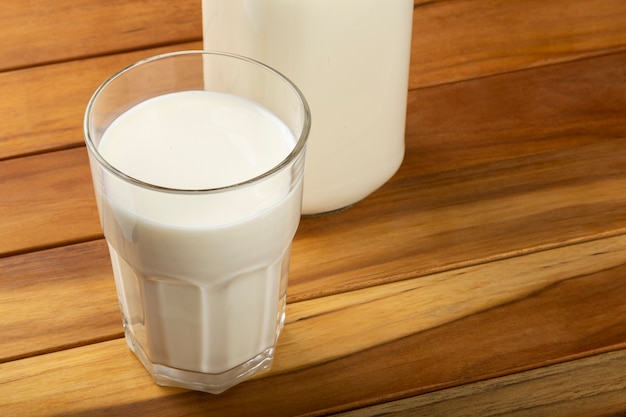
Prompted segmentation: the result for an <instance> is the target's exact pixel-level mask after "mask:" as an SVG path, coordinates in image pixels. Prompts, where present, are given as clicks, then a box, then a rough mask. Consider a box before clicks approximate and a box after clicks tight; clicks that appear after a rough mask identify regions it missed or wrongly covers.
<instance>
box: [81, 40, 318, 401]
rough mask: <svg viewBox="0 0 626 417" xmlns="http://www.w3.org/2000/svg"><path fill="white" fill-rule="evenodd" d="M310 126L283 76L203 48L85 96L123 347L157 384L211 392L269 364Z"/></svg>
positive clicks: (154, 63)
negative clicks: (134, 356)
mask: <svg viewBox="0 0 626 417" xmlns="http://www.w3.org/2000/svg"><path fill="white" fill-rule="evenodd" d="M310 123H311V122H310V112H309V109H308V105H307V103H306V100H305V98H304V97H303V95H302V94H301V92H300V91H299V89H298V88H297V87H296V86H295V85H294V84H293V83H291V82H290V81H289V80H288V79H286V78H285V77H284V76H282V75H281V74H280V73H278V72H276V71H275V70H273V69H272V68H270V67H268V66H266V65H264V64H261V63H259V62H257V61H253V60H250V59H247V58H244V57H241V56H236V55H231V54H226V53H210V52H206V51H185V52H178V53H171V54H165V55H160V56H156V57H153V58H149V59H146V60H143V61H140V62H138V63H136V64H134V65H131V66H130V67H128V68H126V69H123V70H122V71H120V72H118V73H117V74H115V75H113V76H112V77H111V78H109V79H108V80H107V81H105V82H104V83H103V84H102V85H101V86H100V87H99V88H98V89H97V91H96V92H95V94H94V95H93V97H92V98H91V100H90V101H89V104H88V106H87V110H86V114H85V120H84V129H85V132H84V133H85V142H86V145H87V149H88V152H89V160H90V164H91V172H92V177H93V184H94V190H95V196H96V201H97V204H98V210H99V214H100V220H101V222H102V228H103V230H104V235H105V238H106V241H107V244H108V246H109V252H110V255H111V261H112V266H113V274H114V277H115V283H116V288H117V292H118V297H119V301H120V306H121V312H122V316H123V324H124V329H125V336H126V341H127V343H128V346H129V347H130V349H131V350H132V351H133V352H134V353H135V354H136V355H137V357H138V358H139V359H140V360H141V362H142V363H143V365H144V366H145V367H146V368H147V370H148V371H149V373H150V374H151V375H152V377H153V378H154V380H155V381H156V383H158V384H160V385H168V386H177V387H183V388H189V389H193V390H199V391H206V392H211V393H219V392H222V391H224V390H225V389H227V388H229V387H231V386H233V385H235V384H237V383H239V382H241V381H243V380H245V379H247V378H249V377H250V376H252V375H254V374H256V373H258V372H260V371H263V370H266V369H268V368H269V367H270V366H271V363H272V360H273V355H274V347H275V345H276V342H277V339H278V335H279V333H280V331H281V328H282V326H283V323H284V320H285V297H286V289H287V273H288V269H289V254H290V248H291V241H292V239H293V236H294V234H295V232H296V229H297V227H298V223H299V219H300V213H301V201H302V178H303V169H304V155H305V147H306V146H305V145H306V140H307V136H308V133H309V130H310Z"/></svg>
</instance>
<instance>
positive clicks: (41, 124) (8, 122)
mask: <svg viewBox="0 0 626 417" xmlns="http://www.w3.org/2000/svg"><path fill="white" fill-rule="evenodd" d="M46 4H47V3H46ZM50 4H53V3H50ZM1 33H4V32H1ZM201 47H202V42H193V43H185V44H178V45H173V46H168V47H162V48H155V49H148V50H141V51H137V52H131V53H126V54H118V55H111V56H105V57H101V58H94V59H85V60H79V61H73V62H64V63H61V64H55V65H46V66H43V67H35V68H28V69H24V70H20V71H11V72H5V73H0V97H5V99H4V100H1V101H0V120H1V121H2V126H3V128H2V132H1V133H0V160H2V159H6V158H15V157H18V156H22V155H29V154H33V153H40V152H47V151H51V150H56V149H63V148H68V147H76V146H81V145H82V144H83V126H82V123H83V115H84V112H85V107H86V106H87V102H88V101H89V98H90V97H91V95H92V94H93V93H94V92H95V90H96V88H97V87H98V86H99V85H100V84H101V83H102V82H103V81H104V80H106V79H107V78H108V77H110V76H111V75H113V74H114V73H115V72H116V71H119V70H121V69H122V68H124V67H126V66H127V65H130V64H132V63H134V62H136V61H138V60H140V59H143V58H146V57H148V56H152V55H156V54H160V53H164V52H169V51H173V50H183V49H199V48H201Z"/></svg>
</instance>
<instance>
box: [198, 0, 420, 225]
mask: <svg viewBox="0 0 626 417" xmlns="http://www.w3.org/2000/svg"><path fill="white" fill-rule="evenodd" d="M202 7H203V26H204V48H205V49H207V50H220V51H229V52H234V53H238V54H241V55H246V56H250V57H252V58H255V59H258V60H260V61H261V62H264V63H266V64H268V65H270V66H272V67H274V68H276V69H278V70H279V71H281V72H282V73H284V74H285V75H286V76H287V77H289V78H290V79H291V80H292V81H293V82H294V83H295V84H296V85H298V86H299V87H300V89H301V90H302V91H303V93H304V95H305V97H306V98H307V100H308V102H309V104H310V106H311V113H312V118H313V127H312V130H311V134H310V137H309V142H308V145H307V156H306V158H307V161H306V168H305V178H304V181H305V185H304V197H303V208H302V212H303V213H304V214H318V213H324V212H329V211H332V210H337V209H340V208H343V207H346V206H349V205H351V204H354V203H356V202H358V201H359V200H361V199H363V198H365V197H366V196H368V195H369V194H370V193H371V192H373V191H374V190H376V189H377V188H378V187H380V186H381V185H382V184H384V183H385V182H386V181H387V180H388V179H389V178H390V177H391V176H392V175H393V174H394V173H395V172H396V170H397V169H398V167H399V166H400V164H401V162H402V159H403V157H404V127H405V115H406V100H407V90H408V71H409V58H410V42H411V28H412V17H413V0H203V2H202Z"/></svg>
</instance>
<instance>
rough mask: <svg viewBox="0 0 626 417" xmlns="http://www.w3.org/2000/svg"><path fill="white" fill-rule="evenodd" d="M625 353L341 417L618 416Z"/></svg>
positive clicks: (624, 403)
mask: <svg viewBox="0 0 626 417" xmlns="http://www.w3.org/2000/svg"><path fill="white" fill-rule="evenodd" d="M624 409H626V350H621V351H617V352H611V353H605V354H603V355H597V356H592V357H589V358H585V359H581V360H578V361H572V362H566V363H562V364H558V365H553V366H549V367H546V368H540V369H536V370H532V371H527V372H521V373H519V374H515V375H509V376H505V377H501V378H496V379H493V380H489V381H484V382H476V383H473V384H468V385H466V386H462V387H458V388H450V389H447V390H442V391H438V392H433V393H429V394H425V395H421V396H419V397H413V398H408V399H405V400H399V401H395V402H391V403H387V404H380V405H376V406H373V407H370V408H365V409H361V410H355V411H351V412H346V413H341V414H337V415H336V417H366V416H367V417H376V416H386V417H387V416H390V417H403V416H406V417H413V416H430V417H444V416H445V417H462V416H465V417H470V416H492V417H495V416H507V417H542V416H546V417H548V416H549V417H568V416H569V417H571V416H586V417H593V416H598V417H600V416H619V415H622V413H623V411H624Z"/></svg>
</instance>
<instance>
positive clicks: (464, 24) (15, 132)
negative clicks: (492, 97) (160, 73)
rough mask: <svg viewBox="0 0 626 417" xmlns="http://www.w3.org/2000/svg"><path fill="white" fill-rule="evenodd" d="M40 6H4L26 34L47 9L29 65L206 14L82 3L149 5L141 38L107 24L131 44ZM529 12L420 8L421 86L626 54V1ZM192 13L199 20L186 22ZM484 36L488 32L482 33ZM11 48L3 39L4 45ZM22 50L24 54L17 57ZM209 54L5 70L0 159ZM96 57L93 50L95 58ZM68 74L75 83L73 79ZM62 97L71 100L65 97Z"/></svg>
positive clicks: (416, 70) (76, 132) (458, 4)
mask: <svg viewBox="0 0 626 417" xmlns="http://www.w3.org/2000/svg"><path fill="white" fill-rule="evenodd" d="M74 2H77V0H74ZM34 3H35V2H16V3H13V6H12V7H11V8H6V9H4V13H5V14H7V13H13V14H15V15H17V16H11V18H9V16H5V17H4V18H3V17H2V16H1V15H0V22H2V21H3V20H6V21H8V22H9V25H10V26H11V27H12V25H15V26H16V27H17V26H19V27H21V28H26V27H29V26H28V25H25V24H24V22H23V20H24V19H32V17H28V13H32V12H33V9H34V8H35V6H37V7H40V6H41V8H40V9H37V10H38V12H37V13H38V14H37V16H38V17H37V19H44V20H45V24H39V25H38V26H37V29H36V30H31V31H29V32H28V34H24V36H26V35H27V36H28V38H29V39H30V40H29V42H19V43H16V42H9V43H7V45H10V48H9V50H8V51H7V54H10V53H14V54H16V56H18V57H20V58H19V59H22V60H27V59H31V60H32V59H36V57H37V56H39V55H38V54H37V53H32V54H31V55H35V57H33V56H31V55H29V54H28V53H27V52H24V48H23V47H24V45H25V44H26V45H28V46H29V48H36V49H41V50H42V51H45V52H46V53H47V54H60V55H59V57H57V58H55V59H56V60H61V59H68V58H69V56H66V55H67V54H68V53H69V52H68V51H67V49H68V48H69V46H68V45H70V44H71V45H72V49H71V52H72V54H78V55H77V56H80V54H81V53H82V54H85V53H86V52H85V51H82V52H81V51H80V48H81V47H82V46H93V45H89V41H88V40H86V41H85V43H84V44H82V43H81V44H80V45H78V46H77V45H76V42H75V41H74V39H75V38H78V39H89V36H103V34H104V35H106V38H105V39H98V41H94V43H95V44H96V45H98V47H103V48H109V49H111V48H112V49H115V50H125V49H128V48H130V45H127V44H126V43H125V42H130V41H132V42H135V41H142V43H141V44H137V45H135V47H137V48H139V47H148V46H150V45H151V43H150V42H148V41H149V39H150V37H151V36H152V35H149V34H146V33H145V31H144V29H145V30H149V31H153V30H156V29H158V33H159V34H160V35H159V36H161V35H162V36H174V35H175V34H176V32H177V31H182V32H183V33H182V34H181V35H179V36H174V38H173V39H172V41H175V40H176V39H178V41H183V40H185V39H187V37H188V35H189V34H188V33H187V32H185V30H187V29H184V28H179V27H178V25H179V24H180V23H181V22H182V21H184V20H187V21H195V20H197V19H198V13H197V12H195V7H199V5H196V6H193V5H192V3H193V2H189V1H185V2H177V3H176V5H171V4H170V3H167V6H169V7H164V6H163V5H160V4H159V2H156V3H155V2H152V3H150V6H148V5H147V3H146V4H145V5H144V3H143V2H141V4H140V5H137V4H135V3H137V2H130V3H129V2H124V3H125V5H124V6H122V5H119V4H117V3H116V4H109V2H107V3H106V4H104V3H103V4H98V3H96V4H94V2H88V3H89V5H90V6H89V7H86V6H85V5H78V6H76V7H74V8H72V10H74V12H72V13H74V14H81V13H82V14H84V13H85V11H91V12H93V13H94V16H96V15H97V14H96V13H99V12H103V13H104V12H105V11H106V14H105V15H106V16H110V15H111V14H114V13H119V10H122V8H123V7H129V8H136V7H142V8H141V9H140V10H141V11H142V13H144V14H143V15H142V17H141V19H143V22H144V23H143V24H144V25H145V23H146V22H147V21H148V20H149V19H153V20H154V22H156V23H154V24H151V25H147V26H146V27H142V29H139V30H137V31H132V30H131V29H130V28H134V27H135V26H136V25H138V24H139V23H137V22H135V20H137V19H139V17H138V16H137V13H128V14H127V16H125V18H124V19H121V20H120V19H117V20H116V19H103V23H101V24H102V25H104V24H107V25H120V26H128V28H125V29H123V30H124V31H129V32H130V33H131V34H132V36H131V38H128V37H127V36H111V33H116V32H115V30H117V29H115V27H108V26H107V27H106V28H102V30H101V31H98V30H94V29H93V27H92V26H84V27H83V26H82V25H80V26H78V27H77V26H76V25H74V24H72V25H69V24H65V23H64V22H66V21H65V19H69V18H72V19H74V18H77V19H78V17H81V18H80V19H78V20H77V21H79V22H90V20H92V19H93V17H92V16H91V15H90V16H82V15H80V16H78V17H77V16H76V15H74V14H67V13H63V18H59V16H58V15H59V14H60V13H61V11H62V10H64V8H67V7H69V6H68V4H69V3H70V0H64V1H63V2H61V3H58V2H55V3H50V4H42V5H40V4H37V5H35V4H34ZM126 3H128V4H126ZM22 5H24V6H22ZM520 5H521V3H517V2H506V1H505V2H502V1H494V0H480V1H477V0H472V1H470V0H455V1H447V2H427V3H425V4H420V5H419V7H417V8H416V10H415V12H414V27H413V45H412V55H411V62H412V64H411V75H410V86H411V88H418V87H425V86H430V85H437V84H443V83H450V82H454V81H459V80H464V79H470V78H479V77H484V76H487V75H491V74H497V73H502V72H510V71H515V70H519V69H524V68H530V67H537V66H541V65H546V64H554V63H557V62H564V61H569V60H573V59H579V58H581V57H585V56H594V55H598V54H603V53H607V52H614V51H618V50H623V49H624V48H625V47H626V26H624V25H622V22H623V20H624V18H625V16H624V14H625V13H626V3H624V2H623V1H621V0H595V1H590V0H588V1H579V2H570V1H568V0H559V1H550V2H544V1H541V0H533V1H532V2H530V4H528V3H524V9H525V10H533V13H524V12H520V11H519V7H520ZM22 7H23V9H22ZM143 8H147V9H149V10H144V9H143ZM170 8H171V9H174V10H173V14H172V15H169V14H165V13H163V10H166V9H170ZM48 9H50V10H48ZM101 9H102V10H101ZM0 13H2V9H1V8H0ZM159 13H161V14H163V15H160V14H159ZM177 13H180V15H178V14H177ZM187 15H188V16H189V17H184V16H187ZM18 17H19V18H18ZM170 18H171V19H173V20H175V21H174V22H169V23H168V21H163V19H170ZM125 19H128V20H125ZM197 24H198V23H197V22H195V23H193V25H197ZM59 25H60V26H59ZM159 25H160V26H159ZM50 26H52V27H50ZM57 26H59V27H57ZM96 27H97V26H96ZM116 27H117V26H116ZM478 29H480V32H478V33H477V30H478ZM20 30H23V29H20ZM85 30H86V31H88V36H87V35H85V34H83V33H82V32H81V33H75V31H78V32H80V31H85ZM194 30H197V29H194ZM41 31H45V32H43V33H42V32H41ZM55 31H71V33H68V34H65V35H63V36H59V37H57V38H55V37H54V36H50V35H49V34H50V33H55ZM63 33H65V32H63ZM2 34H4V35H2ZM2 34H0V36H15V33H12V32H11V30H6V31H3V32H2ZM7 34H10V35H7ZM70 35H71V36H70ZM64 36H65V37H64ZM129 36H130V35H129ZM135 36H137V38H136V39H135V38H134V37H135ZM200 36H201V35H200V33H197V34H196V35H194V37H195V38H197V39H200ZM66 38H67V39H66ZM53 40H54V42H57V43H58V44H53V45H50V44H49V42H53ZM1 41H2V39H0V43H1ZM66 43H67V44H68V45H66ZM116 43H119V45H117V44H116ZM40 44H41V45H40ZM107 45H110V46H107ZM133 45H134V44H133ZM13 47H15V48H17V49H16V50H15V51H14V52H11V51H12V49H11V48H13ZM201 47H202V42H201V41H196V42H193V43H189V44H183V45H178V44H177V45H173V44H172V45H171V46H168V47H164V48H159V49H154V50H148V51H145V52H135V53H131V54H121V55H120V56H113V57H105V58H102V59H87V60H81V61H79V62H75V63H65V64H63V65H51V66H49V67H48V66H44V67H40V68H30V69H28V70H25V71H11V72H7V73H4V74H2V73H0V96H2V97H5V98H7V97H8V98H9V99H5V100H3V101H2V103H0V117H2V123H3V126H4V128H3V131H2V134H1V136H0V159H3V158H7V157H14V156H17V155H22V154H28V153H32V152H41V151H46V150H50V149H57V148H62V147H66V146H76V145H77V144H79V143H80V142H81V137H82V130H80V123H81V121H82V113H83V112H84V107H85V105H86V102H87V100H88V98H89V96H90V95H91V94H92V92H93V91H94V90H95V88H96V87H97V86H98V84H99V83H100V82H102V81H103V80H104V79H105V78H106V77H108V76H109V75H111V74H113V73H114V72H115V71H116V70H118V69H120V68H122V67H123V66H125V65H127V64H130V63H132V62H134V61H136V60H137V59H139V58H143V57H146V56H149V55H152V54H155V53H160V52H165V51H169V50H175V49H198V48H201ZM94 53H95V52H94V51H90V52H89V54H88V56H91V55H93V54H94ZM42 54H43V52H42ZM43 55H44V56H45V54H43ZM70 55H71V54H70ZM72 56H74V55H72ZM16 59H17V58H16ZM46 59H48V60H49V59H51V58H46ZM4 62H7V63H8V62H11V60H10V59H8V58H7V59H6V60H5V61H4ZM0 65H3V64H1V63H0ZM5 65H6V64H5ZM68 74H72V76H71V77H69V76H68ZM70 80H71V81H70ZM59 97H63V98H64V99H63V100H59ZM505 108H506V107H505Z"/></svg>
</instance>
